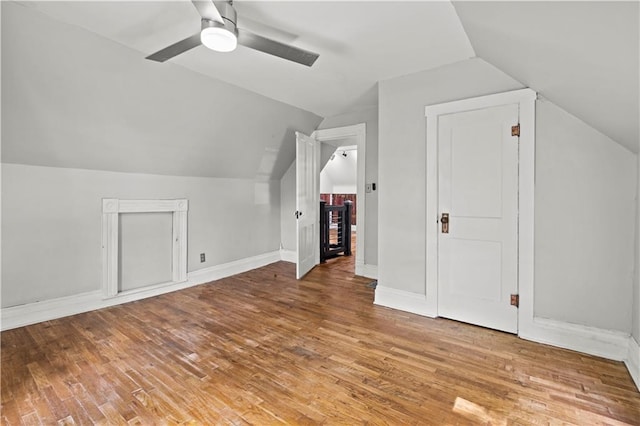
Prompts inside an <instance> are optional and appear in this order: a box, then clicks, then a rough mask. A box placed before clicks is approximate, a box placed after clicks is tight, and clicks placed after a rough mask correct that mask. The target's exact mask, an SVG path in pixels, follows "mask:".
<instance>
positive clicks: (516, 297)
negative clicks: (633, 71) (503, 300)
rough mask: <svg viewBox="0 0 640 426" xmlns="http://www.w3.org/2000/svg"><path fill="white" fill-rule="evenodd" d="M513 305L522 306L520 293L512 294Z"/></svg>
mask: <svg viewBox="0 0 640 426" xmlns="http://www.w3.org/2000/svg"><path fill="white" fill-rule="evenodd" d="M511 305H512V306H515V307H516V308H517V307H519V306H520V295H518V294H512V295H511Z"/></svg>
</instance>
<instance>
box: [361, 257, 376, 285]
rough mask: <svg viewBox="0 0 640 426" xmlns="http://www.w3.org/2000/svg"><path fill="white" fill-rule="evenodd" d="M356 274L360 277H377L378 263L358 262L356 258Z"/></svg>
mask: <svg viewBox="0 0 640 426" xmlns="http://www.w3.org/2000/svg"><path fill="white" fill-rule="evenodd" d="M356 275H359V276H361V277H367V278H373V279H374V280H377V279H378V265H369V264H366V263H358V261H357V260H356Z"/></svg>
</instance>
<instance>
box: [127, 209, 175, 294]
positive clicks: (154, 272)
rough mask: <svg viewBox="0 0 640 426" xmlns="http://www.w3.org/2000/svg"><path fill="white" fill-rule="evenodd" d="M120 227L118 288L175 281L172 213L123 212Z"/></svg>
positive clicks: (130, 288) (132, 287)
mask: <svg viewBox="0 0 640 426" xmlns="http://www.w3.org/2000/svg"><path fill="white" fill-rule="evenodd" d="M118 227H119V229H118V234H119V238H118V266H119V271H118V275H119V277H118V284H119V287H118V291H126V290H132V289H134V288H140V287H145V286H148V285H153V284H161V283H167V282H171V281H173V276H172V261H173V241H172V239H173V238H172V237H173V214H172V213H170V212H163V213H128V214H122V215H120V218H119V220H118Z"/></svg>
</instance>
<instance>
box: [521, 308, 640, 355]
mask: <svg viewBox="0 0 640 426" xmlns="http://www.w3.org/2000/svg"><path fill="white" fill-rule="evenodd" d="M518 336H519V337H521V338H523V339H526V340H532V341H534V342H538V343H545V344H548V345H552V346H557V347H559V348H565V349H570V350H573V351H577V352H583V353H586V354H589V355H595V356H600V357H603V358H607V359H612V360H615V361H623V360H625V359H626V358H627V355H628V347H629V334H628V333H623V332H621V331H613V330H603V329H601V328H595V327H587V326H584V325H578V324H570V323H567V322H562V321H556V320H551V319H546V318H534V320H533V321H532V324H531V326H530V327H527V329H526V330H522V329H521V330H520V333H519V334H518Z"/></svg>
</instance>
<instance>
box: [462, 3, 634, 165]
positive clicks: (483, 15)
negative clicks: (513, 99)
mask: <svg viewBox="0 0 640 426" xmlns="http://www.w3.org/2000/svg"><path fill="white" fill-rule="evenodd" d="M454 7H455V9H456V11H457V13H458V16H459V17H460V20H461V22H462V25H463V27H464V29H465V31H466V32H467V35H468V36H469V39H470V40H471V44H472V45H473V48H474V50H475V52H476V55H477V56H479V57H481V58H482V59H484V60H486V61H487V62H489V63H491V64H493V65H494V66H496V67H498V68H499V69H501V70H502V71H504V72H505V73H507V74H509V75H511V76H512V77H513V78H515V79H516V80H518V81H520V82H522V83H523V84H525V85H526V86H529V87H531V88H533V89H535V90H536V91H538V93H540V94H541V95H542V96H544V97H545V98H547V99H549V100H550V101H552V102H553V103H555V104H557V105H558V106H560V107H561V108H563V109H565V110H566V111H568V112H570V113H571V114H573V115H575V116H576V117H578V118H580V119H581V120H583V121H584V122H586V123H587V124H589V125H591V126H592V127H594V128H595V129H597V130H599V131H600V132H602V133H604V134H605V135H607V136H609V137H610V138H611V139H613V140H615V141H616V142H618V143H620V144H622V145H624V146H625V147H627V148H628V149H630V150H631V151H633V152H638V144H639V138H640V134H639V131H640V123H639V120H640V118H639V117H640V109H639V96H640V88H639V83H638V82H639V79H640V77H639V76H640V74H639V69H638V67H639V57H638V55H639V52H640V47H639V20H640V14H639V3H638V2H637V1H633V2H615V1H605V2H591V1H588V2H577V1H571V2H554V1H540V2H520V1H513V2H457V1H456V2H454Z"/></svg>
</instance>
